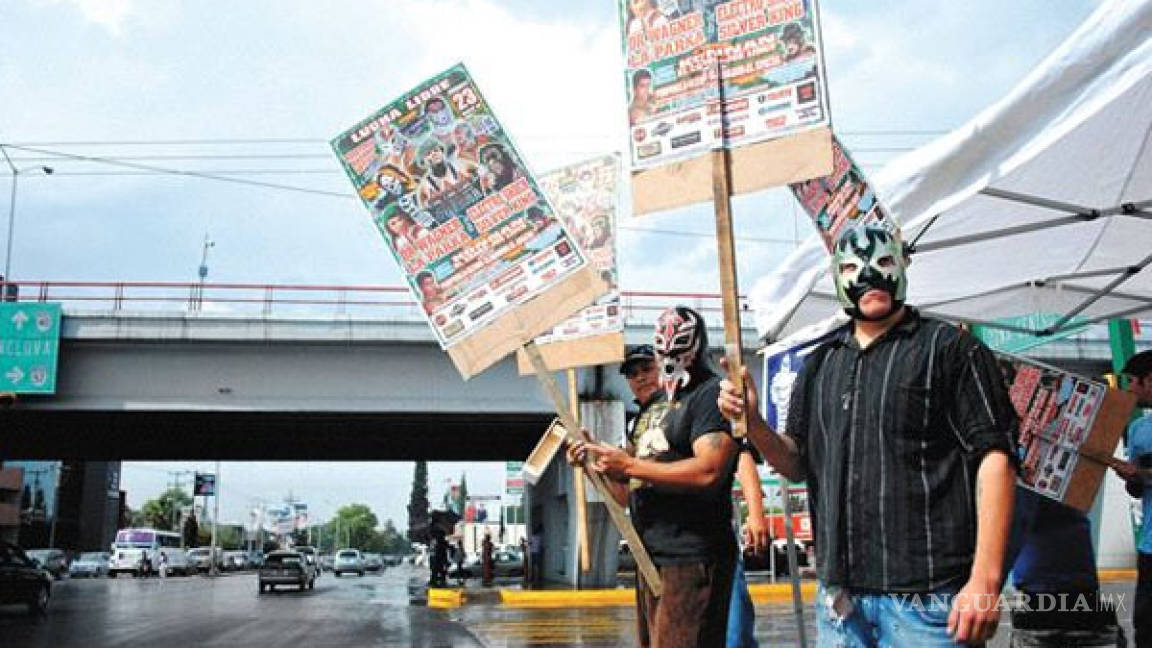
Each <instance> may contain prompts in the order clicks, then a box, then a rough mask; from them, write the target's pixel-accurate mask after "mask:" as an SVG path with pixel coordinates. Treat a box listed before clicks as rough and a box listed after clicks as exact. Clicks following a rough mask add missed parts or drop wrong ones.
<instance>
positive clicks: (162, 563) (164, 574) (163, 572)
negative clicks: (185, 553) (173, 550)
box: [159, 551, 168, 579]
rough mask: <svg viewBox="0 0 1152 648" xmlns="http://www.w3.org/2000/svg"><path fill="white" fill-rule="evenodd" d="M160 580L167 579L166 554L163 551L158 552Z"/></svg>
mask: <svg viewBox="0 0 1152 648" xmlns="http://www.w3.org/2000/svg"><path fill="white" fill-rule="evenodd" d="M159 563H160V578H162V579H163V578H167V577H168V554H166V553H164V552H163V551H161V552H160V560H159Z"/></svg>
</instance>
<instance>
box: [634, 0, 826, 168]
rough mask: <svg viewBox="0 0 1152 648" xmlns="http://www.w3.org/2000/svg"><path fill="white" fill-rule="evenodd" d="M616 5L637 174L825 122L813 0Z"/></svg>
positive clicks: (658, 0) (664, 0)
mask: <svg viewBox="0 0 1152 648" xmlns="http://www.w3.org/2000/svg"><path fill="white" fill-rule="evenodd" d="M618 3H619V4H618V6H619V9H620V26H621V35H622V40H623V48H624V57H625V86H626V92H627V97H628V123H629V126H630V127H631V138H630V140H631V152H632V165H633V167H634V168H636V169H643V168H648V167H653V166H657V165H661V164H664V163H667V162H670V161H673V160H677V159H682V158H688V157H694V156H696V155H699V154H701V153H703V152H705V151H709V150H712V149H714V148H720V147H722V146H726V147H728V148H736V147H739V146H743V145H746V144H751V143H755V142H760V141H764V140H769V139H774V138H778V137H781V136H784V135H788V134H792V133H797V132H801V131H805V130H810V129H813V128H817V127H821V126H827V125H828V124H829V123H830V117H829V111H828V96H827V92H826V81H825V79H824V62H823V44H822V40H821V32H820V20H819V15H818V14H819V12H818V11H817V10H816V6H815V1H814V0H729V1H720V0H618ZM721 76H722V78H723V82H724V87H723V94H722V95H721V88H720V84H719V83H718V78H720V77H721ZM721 96H723V100H724V110H723V112H724V114H725V115H726V120H725V123H724V125H723V130H722V127H721V123H720V114H721V106H720V100H721Z"/></svg>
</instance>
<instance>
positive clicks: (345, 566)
mask: <svg viewBox="0 0 1152 648" xmlns="http://www.w3.org/2000/svg"><path fill="white" fill-rule="evenodd" d="M332 572H333V573H335V574H336V576H337V577H339V576H340V575H341V574H356V575H357V576H363V575H364V557H363V556H362V555H360V551H359V550H357V549H341V550H340V551H337V552H336V558H335V559H334V560H333V561H332Z"/></svg>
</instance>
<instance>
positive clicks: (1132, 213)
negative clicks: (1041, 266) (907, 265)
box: [813, 187, 1152, 337]
mask: <svg viewBox="0 0 1152 648" xmlns="http://www.w3.org/2000/svg"><path fill="white" fill-rule="evenodd" d="M980 194H982V195H985V196H988V197H990V198H996V199H999V200H1007V201H1011V202H1015V203H1021V204H1025V205H1031V206H1033V207H1039V208H1043V209H1050V210H1053V211H1058V212H1064V213H1067V214H1069V215H1068V216H1061V217H1059V218H1052V219H1049V220H1045V221H1041V222H1036V223H1028V224H1024V225H1016V226H1013V227H1005V228H1001V229H997V230H992V231H989V232H980V233H976V234H967V235H964V236H957V237H954V238H950V239H943V240H940V241H930V242H927V243H923V244H920V243H918V242H919V239H920V238H921V237H922V236H924V233H925V232H927V230H928V229H929V228H930V227H931V226H932V225H933V224H934V223H935V222H936V221H937V220H938V219H939V218H940V216H941V214H937V215H935V216H933V217H932V219H931V220H930V221H929V222H928V223H927V224H926V225H925V226H924V227H923V228H922V229H921V230H920V232H918V233H917V235H916V241H917V242H916V243H913V244H912V245H910V246H909V253H911V254H916V253H927V252H933V251H936V250H944V249H948V248H953V247H958V246H961V245H970V244H972V243H980V242H983V241H988V240H992V239H998V238H1004V237H1007V236H1015V235H1017V234H1027V233H1030V232H1037V231H1041V230H1046V229H1051V228H1054V227H1063V226H1065V225H1075V224H1078V223H1086V222H1091V221H1095V220H1097V219H1099V218H1110V217H1113V216H1127V217H1131V218H1141V219H1150V220H1152V211H1149V208H1152V200H1141V201H1136V202H1124V203H1120V204H1119V205H1115V206H1112V207H1108V208H1104V209H1097V208H1093V207H1085V206H1084V205H1077V204H1073V203H1068V202H1062V201H1059V200H1052V199H1049V198H1043V197H1040V196H1031V195H1028V194H1022V193H1017V192H1014V191H1006V190H1003V189H996V188H993V187H985V188H984V189H981V190H980ZM1150 264H1152V254H1149V255H1147V256H1145V257H1144V258H1143V259H1141V260H1140V261H1139V262H1138V263H1136V264H1134V265H1130V266H1119V267H1113V268H1101V269H1097V270H1085V271H1082V272H1071V273H1066V274H1061V275H1053V276H1050V277H1045V278H1042V279H1036V280H1033V281H1025V282H1022V283H1015V284H1012V285H1009V286H1004V287H1001V288H994V289H992V290H988V291H985V292H982V293H979V294H977V295H968V296H965V297H958V298H955V299H949V300H944V301H939V302H935V303H932V304H925V305H924V308H925V312H930V309H932V308H933V307H939V306H943V305H945V304H949V303H956V302H962V301H965V300H968V299H973V298H975V297H985V296H989V295H995V294H998V293H1004V292H1009V291H1012V290H1019V289H1021V288H1044V287H1046V286H1048V285H1049V284H1057V286H1058V289H1060V290H1066V291H1069V292H1076V293H1081V294H1084V295H1086V297H1085V299H1084V300H1083V301H1082V302H1080V304H1078V305H1077V306H1075V307H1073V308H1072V309H1070V310H1069V311H1068V312H1066V313H1064V314H1063V315H1061V316H1060V319H1058V320H1057V321H1056V322H1053V323H1052V324H1051V325H1049V326H1046V327H1044V328H1030V327H1027V326H1013V325H1009V324H1003V323H999V322H989V321H981V320H976V319H971V318H965V319H966V321H968V322H971V323H973V324H979V325H981V326H987V327H989V328H997V329H1002V330H1006V331H1013V332H1016V333H1025V334H1029V335H1034V336H1036V337H1049V336H1052V335H1056V334H1057V333H1063V332H1065V331H1068V330H1071V329H1075V328H1080V327H1083V326H1085V325H1088V324H1096V323H1099V322H1103V321H1106V320H1109V319H1115V318H1123V317H1129V316H1132V315H1135V314H1137V313H1141V312H1144V311H1147V310H1152V296H1146V295H1135V294H1131V293H1122V292H1119V291H1117V290H1116V289H1117V288H1119V287H1120V286H1121V285H1122V284H1123V283H1124V282H1126V281H1128V280H1129V279H1131V278H1132V277H1134V276H1136V275H1137V274H1139V273H1140V272H1142V271H1143V270H1144V269H1145V268H1147V267H1148V266H1149V265H1150ZM1105 276H1112V277H1113V279H1112V280H1111V281H1109V282H1108V283H1107V284H1105V285H1104V286H1102V287H1099V288H1092V287H1087V286H1078V285H1076V284H1066V283H1063V282H1065V281H1067V280H1075V279H1087V278H1090V277H1105ZM813 294H815V293H813ZM1104 297H1112V298H1118V299H1126V300H1131V301H1134V302H1137V303H1139V305H1138V306H1133V307H1130V308H1125V309H1122V310H1119V311H1115V312H1111V313H1108V314H1106V315H1100V316H1097V317H1093V318H1091V319H1088V320H1086V321H1085V320H1082V321H1077V322H1073V321H1072V320H1073V319H1075V318H1076V316H1077V315H1079V314H1080V313H1082V312H1084V311H1085V310H1086V309H1088V308H1089V307H1090V306H1092V305H1093V304H1095V303H1096V302H1098V301H1100V300H1101V299H1103V298H1104ZM936 315H937V316H941V315H940V314H938V313H937V314H936ZM947 319H956V318H953V317H947Z"/></svg>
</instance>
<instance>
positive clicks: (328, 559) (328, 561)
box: [320, 554, 336, 571]
mask: <svg viewBox="0 0 1152 648" xmlns="http://www.w3.org/2000/svg"><path fill="white" fill-rule="evenodd" d="M335 560H336V559H335V558H333V557H332V554H320V568H321V569H327V570H328V571H332V565H333V563H334V562H335Z"/></svg>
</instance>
